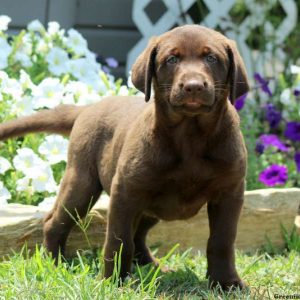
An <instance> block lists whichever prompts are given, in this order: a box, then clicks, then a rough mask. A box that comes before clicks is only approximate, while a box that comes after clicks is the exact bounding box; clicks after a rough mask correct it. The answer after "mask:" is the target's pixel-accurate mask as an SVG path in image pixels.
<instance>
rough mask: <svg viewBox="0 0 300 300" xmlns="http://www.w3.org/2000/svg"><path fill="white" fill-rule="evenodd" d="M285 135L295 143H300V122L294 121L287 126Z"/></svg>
mask: <svg viewBox="0 0 300 300" xmlns="http://www.w3.org/2000/svg"><path fill="white" fill-rule="evenodd" d="M284 135H285V136H286V137H287V138H288V139H290V140H292V141H295V142H297V141H298V142H299V141H300V122H296V121H292V122H288V123H287V124H286V128H285V132H284Z"/></svg>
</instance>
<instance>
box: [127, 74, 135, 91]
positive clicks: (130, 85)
mask: <svg viewBox="0 0 300 300" xmlns="http://www.w3.org/2000/svg"><path fill="white" fill-rule="evenodd" d="M127 86H128V87H129V88H134V85H133V83H132V72H131V71H129V75H128V79H127Z"/></svg>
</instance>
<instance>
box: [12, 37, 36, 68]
mask: <svg viewBox="0 0 300 300" xmlns="http://www.w3.org/2000/svg"><path fill="white" fill-rule="evenodd" d="M31 53H32V42H31V37H30V35H29V34H25V35H24V36H23V37H22V41H21V43H19V44H18V48H17V51H16V53H15V56H14V58H15V60H16V61H19V62H20V63H21V64H22V66H24V67H31V66H32V61H31Z"/></svg>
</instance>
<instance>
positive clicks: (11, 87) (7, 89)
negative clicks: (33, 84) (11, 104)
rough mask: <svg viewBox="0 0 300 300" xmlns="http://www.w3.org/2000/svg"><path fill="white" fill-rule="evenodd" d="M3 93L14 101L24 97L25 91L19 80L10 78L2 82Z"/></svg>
mask: <svg viewBox="0 0 300 300" xmlns="http://www.w3.org/2000/svg"><path fill="white" fill-rule="evenodd" d="M1 88H2V93H4V94H8V95H11V96H12V98H13V99H18V98H20V97H21V96H22V95H23V89H22V86H21V84H20V83H19V81H18V80H16V79H14V78H8V79H7V80H3V81H2V87H1Z"/></svg>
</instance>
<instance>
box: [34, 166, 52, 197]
mask: <svg viewBox="0 0 300 300" xmlns="http://www.w3.org/2000/svg"><path fill="white" fill-rule="evenodd" d="M30 177H31V178H32V182H31V184H32V187H33V188H34V190H35V191H37V192H45V191H47V192H49V193H52V192H55V191H56V190H57V184H56V182H55V180H54V177H53V173H52V169H51V168H50V166H48V165H46V164H43V165H40V166H39V167H36V168H33V169H32V174H31V176H30Z"/></svg>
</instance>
